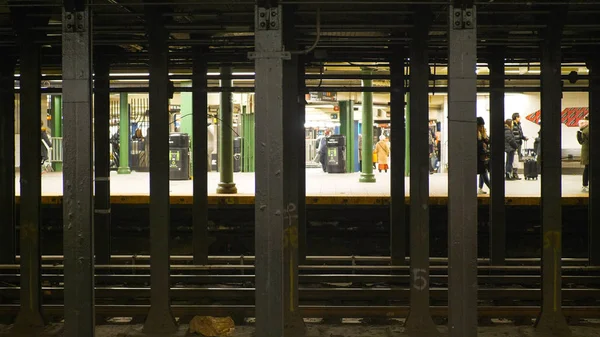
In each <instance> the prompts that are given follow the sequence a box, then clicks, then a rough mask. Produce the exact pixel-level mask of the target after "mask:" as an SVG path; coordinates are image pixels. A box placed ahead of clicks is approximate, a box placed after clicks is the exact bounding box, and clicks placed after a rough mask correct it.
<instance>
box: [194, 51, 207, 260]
mask: <svg viewBox="0 0 600 337" xmlns="http://www.w3.org/2000/svg"><path fill="white" fill-rule="evenodd" d="M207 51H208V50H207V49H206V48H202V47H199V46H197V47H194V48H193V53H194V60H193V65H192V89H193V94H192V111H193V112H194V114H193V115H192V118H193V121H192V124H193V126H192V133H193V137H192V139H193V141H194V143H193V144H192V157H193V158H194V168H193V171H194V172H193V174H192V176H193V177H194V181H193V190H194V191H193V194H194V205H193V207H192V222H193V224H192V226H193V233H194V234H193V235H194V236H193V248H194V264H199V265H206V264H208V245H209V244H208V242H209V240H208V182H207V180H206V175H207V171H208V140H207V129H206V128H207V126H206V116H207V115H206V113H207V112H206V109H207V107H208V95H207V92H206V87H207V85H208V84H207V79H206V73H207V71H208V67H207V64H206V56H207V55H206V54H207Z"/></svg>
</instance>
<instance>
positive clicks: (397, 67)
mask: <svg viewBox="0 0 600 337" xmlns="http://www.w3.org/2000/svg"><path fill="white" fill-rule="evenodd" d="M390 77H391V82H390V120H391V122H392V123H391V130H390V138H391V139H390V142H391V147H392V148H393V149H394V155H393V156H392V157H391V162H390V164H391V167H392V171H391V174H392V175H391V182H390V183H391V186H390V194H391V205H390V252H391V257H392V265H394V266H398V265H403V264H404V263H405V258H406V242H407V240H406V238H407V237H406V235H407V234H408V231H407V226H406V207H405V202H404V198H405V197H406V195H405V194H406V193H405V189H406V187H405V185H406V184H405V179H404V174H405V170H404V164H405V163H404V161H405V158H404V157H405V155H406V149H405V146H406V129H405V128H406V122H405V119H404V111H405V102H404V95H405V90H404V89H405V88H404V48H394V53H393V56H392V58H391V59H390Z"/></svg>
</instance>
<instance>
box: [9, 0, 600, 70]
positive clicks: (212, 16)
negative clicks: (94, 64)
mask: <svg viewBox="0 0 600 337" xmlns="http://www.w3.org/2000/svg"><path fill="white" fill-rule="evenodd" d="M415 2H416V1H411V2H408V1H365V0H355V1H352V0H339V1H331V0H322V1H313V0H296V1H292V0H289V1H282V3H283V5H284V6H293V8H295V15H294V20H295V22H294V23H295V28H296V29H295V32H296V40H297V42H298V44H299V47H300V48H306V47H308V46H310V45H311V44H312V43H313V42H314V40H315V36H316V21H317V20H316V19H317V15H316V12H317V8H319V10H320V13H321V15H320V16H321V20H320V21H321V38H320V42H319V45H318V47H317V48H316V51H317V53H316V54H310V55H309V61H317V62H322V61H328V62H336V61H355V62H359V61H367V62H368V61H373V62H376V61H378V62H381V61H387V60H388V59H389V56H390V54H391V51H390V47H393V46H402V47H405V48H407V46H408V43H409V41H410V30H411V28H412V27H413V25H414V23H415V20H416V19H417V18H416V17H415V15H414V10H415V7H414V5H413V3H415ZM419 3H427V6H429V7H430V8H431V10H432V13H433V23H432V27H431V30H430V43H429V46H430V56H431V58H432V61H434V62H440V63H444V62H445V59H446V56H447V50H448V45H447V30H448V28H447V26H448V24H447V22H448V2H447V1H419ZM565 3H566V2H565V1H560V2H559V1H550V0H538V1H499V0H488V1H479V2H476V5H477V21H478V22H477V36H478V56H479V58H480V60H483V61H485V58H486V56H487V55H490V54H491V53H494V52H495V49H498V48H501V49H503V50H504V51H505V53H506V57H507V59H509V60H514V61H536V60H538V59H539V58H540V43H541V41H542V37H541V35H540V32H542V31H543V30H544V28H545V27H546V26H547V24H548V23H549V22H548V17H549V15H548V14H549V12H550V10H552V9H554V8H559V7H558V6H557V5H561V4H562V5H564V4H565ZM549 4H552V5H549ZM159 5H161V6H162V5H168V6H164V7H161V8H164V12H163V14H164V16H166V17H167V21H168V24H167V28H168V30H169V32H170V42H169V44H170V51H171V63H172V65H173V66H175V67H177V66H178V65H180V66H182V67H185V66H186V65H189V63H190V56H191V53H190V51H191V47H192V46H196V45H201V46H205V47H208V48H209V50H210V54H209V55H210V57H209V60H210V62H211V63H220V62H223V63H250V62H249V61H248V59H247V57H246V55H247V52H248V51H251V50H252V49H253V46H254V36H253V30H254V12H253V11H254V6H253V1H248V0H238V1H233V0H221V1H193V4H192V1H184V0H162V2H161V3H159ZM92 6H93V11H94V17H93V21H94V46H95V48H96V50H97V51H100V52H101V53H103V54H108V55H114V56H115V58H114V59H113V60H114V62H115V63H117V64H130V65H132V66H135V65H144V64H146V63H147V52H146V51H147V39H146V34H145V31H144V27H145V21H144V14H143V12H144V7H143V6H142V2H141V1H135V0H121V1H119V0H95V1H94V3H93V5H92ZM61 10H62V9H61V2H60V1H58V0H33V1H32V0H29V1H21V2H13V1H8V2H7V1H6V0H4V1H2V3H1V4H0V35H1V38H0V48H1V47H4V48H8V49H9V50H13V52H14V51H15V50H16V48H15V46H16V43H17V37H16V36H15V32H14V30H13V26H12V23H11V12H15V11H23V12H26V13H28V14H26V15H27V16H28V17H29V18H32V19H36V18H43V19H46V18H48V16H49V23H48V24H37V25H35V27H34V29H35V31H36V32H37V33H38V37H37V38H36V41H38V42H39V43H40V44H41V45H43V46H44V47H45V48H43V55H44V60H43V65H44V66H45V67H58V66H60V62H61V59H60V55H61V49H60V43H61V40H60V39H61V36H60V34H61V29H62V26H61ZM565 12H566V15H567V19H566V26H565V29H564V35H563V39H562V46H563V57H564V61H565V62H585V61H587V60H589V59H590V58H594V57H596V51H597V50H598V48H599V47H600V21H598V20H597V18H598V16H599V15H600V1H593V0H590V1H571V2H570V5H569V6H568V11H565ZM40 21H42V22H44V20H40Z"/></svg>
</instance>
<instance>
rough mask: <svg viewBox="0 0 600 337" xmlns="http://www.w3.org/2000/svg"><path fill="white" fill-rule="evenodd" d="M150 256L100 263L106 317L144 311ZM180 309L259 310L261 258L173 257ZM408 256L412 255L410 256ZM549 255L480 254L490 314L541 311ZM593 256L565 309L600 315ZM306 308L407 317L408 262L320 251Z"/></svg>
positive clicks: (53, 296) (483, 296) (305, 293)
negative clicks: (198, 261) (502, 260)
mask: <svg viewBox="0 0 600 337" xmlns="http://www.w3.org/2000/svg"><path fill="white" fill-rule="evenodd" d="M42 261H43V265H42V275H41V281H42V285H43V287H42V300H43V303H44V306H43V311H44V312H45V313H46V314H47V315H51V316H61V315H62V313H63V310H64V308H63V306H62V303H63V295H64V288H63V280H64V266H63V265H62V262H63V257H62V256H43V257H42ZM148 262H149V256H132V255H120V256H119V255H116V256H113V257H112V259H111V264H110V265H97V266H96V275H95V281H96V292H95V295H96V304H97V306H96V310H97V313H98V314H99V315H104V316H111V317H114V316H141V315H145V314H146V313H147V311H148V310H149V305H150V301H149V299H150V286H149V285H150V266H149V265H148ZM171 262H172V265H171V284H172V287H171V290H170V295H171V299H172V303H173V306H172V307H173V312H174V314H175V315H176V316H186V315H214V316H220V315H229V316H236V317H253V315H254V306H253V304H254V296H255V292H254V272H255V270H254V265H253V263H254V257H253V256H211V257H210V258H209V263H210V264H209V265H201V266H199V265H193V264H192V257H191V256H172V257H171ZM407 262H408V261H407ZM430 263H431V277H430V286H431V290H430V294H431V305H432V308H431V311H432V315H433V316H439V317H445V316H446V315H447V310H448V309H447V307H446V305H447V298H448V288H447V286H448V266H447V263H448V260H447V259H446V258H431V259H430ZM539 263H540V260H539V259H535V258H533V259H530V258H526V259H508V260H507V265H506V266H490V265H489V260H487V259H479V267H478V283H479V307H478V312H479V315H480V316H481V317H490V318H515V317H523V318H533V317H536V316H537V315H538V313H539V305H540V303H541V291H540V288H541V282H542V280H541V277H540V266H539ZM586 263H587V261H586V260H585V259H569V258H565V259H563V264H564V265H563V275H562V285H563V292H562V294H563V310H564V312H565V315H567V316H570V317H578V318H600V302H598V299H600V267H593V266H585V265H584V264H586ZM299 270H300V274H299V296H300V303H301V307H300V310H301V312H302V314H303V316H304V317H323V318H393V317H397V318H403V317H406V315H407V314H408V311H409V307H408V303H409V297H410V271H409V267H408V266H406V265H405V266H391V265H390V259H389V257H368V256H314V257H308V258H307V261H306V263H305V264H303V265H301V266H300V267H299ZM20 277H21V275H20V265H18V264H7V265H0V314H5V315H8V316H11V315H15V314H16V313H17V312H18V309H19V305H18V303H19V295H20V288H19V285H20Z"/></svg>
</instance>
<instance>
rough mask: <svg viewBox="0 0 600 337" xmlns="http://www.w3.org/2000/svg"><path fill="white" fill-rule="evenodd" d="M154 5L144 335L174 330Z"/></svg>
mask: <svg viewBox="0 0 600 337" xmlns="http://www.w3.org/2000/svg"><path fill="white" fill-rule="evenodd" d="M163 10H165V9H164V8H160V7H158V6H148V7H146V9H145V11H146V23H147V25H146V30H147V32H148V40H149V47H148V49H149V50H148V51H149V56H150V62H149V65H150V81H149V96H150V100H149V102H150V139H151V143H150V144H151V145H150V146H151V149H150V153H151V155H150V274H151V276H150V285H151V291H150V302H151V306H150V312H149V313H148V317H147V319H146V323H145V324H144V330H143V331H144V333H147V334H161V335H168V334H171V333H175V332H176V331H177V325H176V322H175V318H174V317H173V313H172V312H171V296H170V294H169V289H170V280H169V279H170V269H169V266H170V265H169V256H170V255H169V253H170V251H169V239H170V235H169V234H170V233H169V224H170V219H169V215H170V214H169V207H170V204H169V203H170V198H169V114H168V113H167V111H169V89H168V88H169V56H168V52H169V48H168V46H167V39H168V37H169V34H168V33H167V30H166V29H165V22H164V17H163V16H162V11H163Z"/></svg>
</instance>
